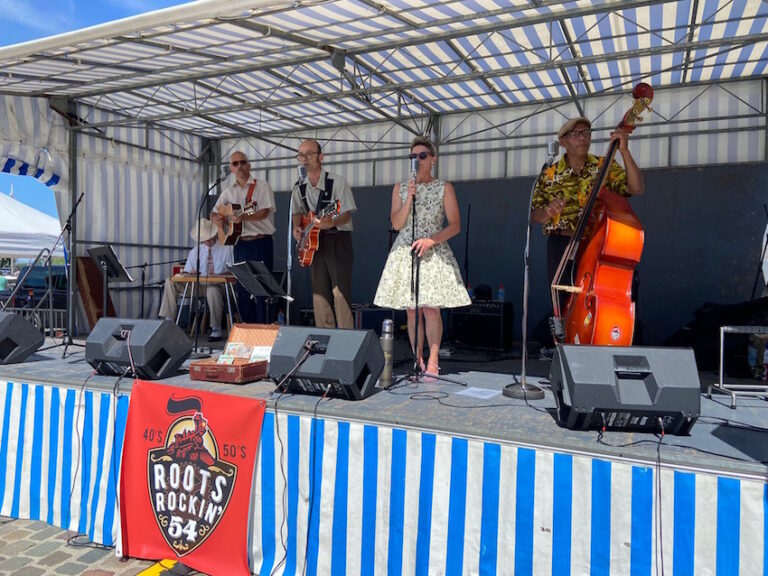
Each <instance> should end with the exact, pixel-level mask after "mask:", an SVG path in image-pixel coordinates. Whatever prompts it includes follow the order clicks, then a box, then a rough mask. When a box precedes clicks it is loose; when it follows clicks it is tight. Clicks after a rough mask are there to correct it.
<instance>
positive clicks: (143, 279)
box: [125, 258, 182, 318]
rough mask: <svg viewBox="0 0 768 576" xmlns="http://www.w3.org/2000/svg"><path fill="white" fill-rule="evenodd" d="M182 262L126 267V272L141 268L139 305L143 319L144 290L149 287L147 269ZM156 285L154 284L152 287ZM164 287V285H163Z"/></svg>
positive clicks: (173, 261)
mask: <svg viewBox="0 0 768 576" xmlns="http://www.w3.org/2000/svg"><path fill="white" fill-rule="evenodd" d="M180 262H182V261H181V260H179V259H178V258H177V259H176V260H166V261H165V262H153V263H152V264H150V263H149V262H144V264H135V265H133V266H126V267H125V269H126V270H135V269H136V268H141V300H140V304H139V308H140V309H141V317H142V318H144V290H145V288H146V285H147V268H150V267H152V266H164V265H166V264H178V263H180ZM154 284H155V283H154V282H153V283H152V285H154ZM161 285H162V284H161Z"/></svg>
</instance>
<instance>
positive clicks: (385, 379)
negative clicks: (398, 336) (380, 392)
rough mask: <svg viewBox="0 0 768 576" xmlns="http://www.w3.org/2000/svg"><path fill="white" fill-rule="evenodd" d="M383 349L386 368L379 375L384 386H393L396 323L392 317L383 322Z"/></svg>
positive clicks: (381, 337) (381, 339)
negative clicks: (393, 352) (393, 351)
mask: <svg viewBox="0 0 768 576" xmlns="http://www.w3.org/2000/svg"><path fill="white" fill-rule="evenodd" d="M379 342H381V351H382V352H384V369H383V370H382V371H381V376H380V377H379V384H381V387H382V388H389V387H390V386H392V350H393V348H394V345H395V324H394V322H392V320H391V319H390V318H387V319H386V320H384V322H382V323H381V336H380V337H379Z"/></svg>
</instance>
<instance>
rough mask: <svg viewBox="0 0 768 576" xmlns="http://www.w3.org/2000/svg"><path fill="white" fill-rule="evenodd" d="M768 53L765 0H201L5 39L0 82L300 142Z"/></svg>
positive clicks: (705, 80)
mask: <svg viewBox="0 0 768 576" xmlns="http://www.w3.org/2000/svg"><path fill="white" fill-rule="evenodd" d="M766 64H768V7H767V6H766V5H765V3H764V2H760V1H758V0H741V1H735V0H711V1H699V0H679V1H673V2H669V1H667V2H663V1H659V0H625V1H621V2H617V1H609V0H581V1H577V2H566V3H563V2H555V1H550V0H539V1H536V2H528V1H523V0H507V1H501V0H496V1H494V0H450V1H439V2H438V1H434V0H415V1H409V2H404V1H402V0H381V1H373V0H328V1H318V0H314V1H312V0H309V1H294V2H284V1H282V2H281V1H274V0H272V1H269V0H261V1H259V0H251V1H248V2H243V1H242V0H232V1H229V2H221V1H210V0H202V1H199V2H193V3H190V4H187V5H182V6H178V7H175V8H169V9H166V10H160V11H157V12H154V13H150V14H145V15H142V16H138V17H135V18H127V19H125V20H121V21H117V22H113V23H109V24H105V25H102V26H95V27H93V28H89V29H85V30H82V31H77V32H73V33H68V34H63V35H60V36H56V37H52V38H49V39H44V40H41V41H36V42H30V43H25V44H20V45H17V46H11V47H7V48H2V49H0V77H2V78H3V86H2V88H1V89H0V94H9V95H18V94H23V95H25V96H45V97H48V98H55V99H66V100H70V101H75V102H77V103H78V104H79V105H82V106H87V107H89V108H93V109H102V110H107V111H110V112H112V113H113V116H112V117H110V118H109V119H107V120H102V121H90V120H88V119H87V118H81V121H79V122H75V123H73V126H72V129H73V130H78V131H87V132H89V133H91V134H93V133H98V132H101V133H104V134H107V135H108V132H109V130H110V129H112V128H115V127H118V126H137V125H138V126H149V127H153V128H161V129H162V128H171V129H173V130H179V131H187V132H190V133H194V134H195V135H197V136H200V137H203V138H206V139H211V140H222V139H229V138H256V139H260V140H263V141H265V142H269V143H272V144H274V145H276V146H278V147H281V148H282V147H285V148H288V149H290V150H293V149H295V146H290V145H286V144H285V142H284V137H285V136H286V135H292V134H295V133H297V132H306V131H308V130H317V129H329V128H338V127H350V126H359V125H365V124H369V123H382V122H383V123H391V124H395V125H397V126H399V127H401V128H403V129H405V130H406V131H407V132H410V133H413V134H417V133H431V134H433V135H436V134H435V131H434V126H435V124H436V122H437V121H438V119H439V118H441V117H444V116H446V115H451V114H467V113H481V112H484V111H489V110H495V109H504V110H506V111H507V112H508V113H510V114H511V115H514V114H515V111H516V109H517V108H520V107H525V106H529V105H534V104H535V105H537V106H539V110H538V111H537V112H535V113H539V114H540V113H545V112H547V111H549V110H551V109H552V108H553V107H557V106H559V105H562V104H564V103H570V104H572V105H573V106H574V107H575V109H576V110H577V111H578V112H580V113H581V112H583V111H584V102H585V101H586V100H587V99H589V98H591V97H594V96H604V95H610V94H615V93H621V92H624V93H626V92H627V91H628V90H629V89H630V88H631V86H632V84H634V83H636V82H638V81H641V80H643V81H647V82H649V83H651V84H652V85H653V86H654V87H658V88H669V87H682V86H686V87H687V86H692V85H699V84H712V83H727V82H729V81H733V80H742V79H745V78H756V77H757V78H759V77H762V76H763V74H764V73H765V67H766ZM756 114H763V112H762V110H761V111H756ZM717 118H720V117H717ZM709 119H713V118H709ZM664 120H667V119H664V118H662V121H664ZM478 138H480V139H483V140H484V139H486V138H487V134H480V135H474V139H475V140H477V139H478ZM505 138H506V135H505ZM464 139H465V140H466V139H469V140H472V139H473V136H472V135H470V136H467V137H465V138H464Z"/></svg>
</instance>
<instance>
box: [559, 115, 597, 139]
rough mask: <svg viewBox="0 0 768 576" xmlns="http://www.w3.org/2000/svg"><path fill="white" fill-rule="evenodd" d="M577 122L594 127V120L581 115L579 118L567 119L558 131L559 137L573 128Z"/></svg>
mask: <svg viewBox="0 0 768 576" xmlns="http://www.w3.org/2000/svg"><path fill="white" fill-rule="evenodd" d="M576 124H586V125H587V128H592V122H590V121H589V119H588V118H584V116H579V117H578V118H571V119H570V120H567V121H566V122H565V124H563V127H562V128H560V131H559V132H558V133H557V137H558V138H562V137H563V136H565V135H566V134H568V132H570V131H571V130H573V129H574V128H575V127H576Z"/></svg>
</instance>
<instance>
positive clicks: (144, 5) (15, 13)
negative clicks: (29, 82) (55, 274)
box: [0, 0, 186, 216]
mask: <svg viewBox="0 0 768 576" xmlns="http://www.w3.org/2000/svg"><path fill="white" fill-rule="evenodd" d="M185 3H186V1H185V0H0V30H2V34H0V46H7V45H10V44H18V43H19V42H27V41H29V40H37V39H39V38H45V37H47V36H54V35H56V34H62V33H64V32H70V31H72V30H79V29H81V28H87V27H89V26H95V25H96V24H102V23H104V22H111V21H112V20H119V19H120V18H127V17H128V16H135V15H136V14H143V13H145V12H151V11H153V10H160V9H161V8H167V7H169V6H175V5H177V4H185ZM11 184H13V190H14V196H15V198H16V199H17V200H19V201H20V202H23V203H24V204H28V205H29V206H32V207H34V208H37V209H38V210H41V211H43V212H45V213H46V214H50V215H52V216H57V212H56V202H55V201H54V199H53V192H52V191H51V190H50V189H48V188H46V187H45V186H44V185H43V184H40V183H39V182H38V181H37V180H35V179H33V178H30V177H28V176H13V175H10V174H3V173H0V192H3V193H5V194H8V193H9V192H10V191H11Z"/></svg>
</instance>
